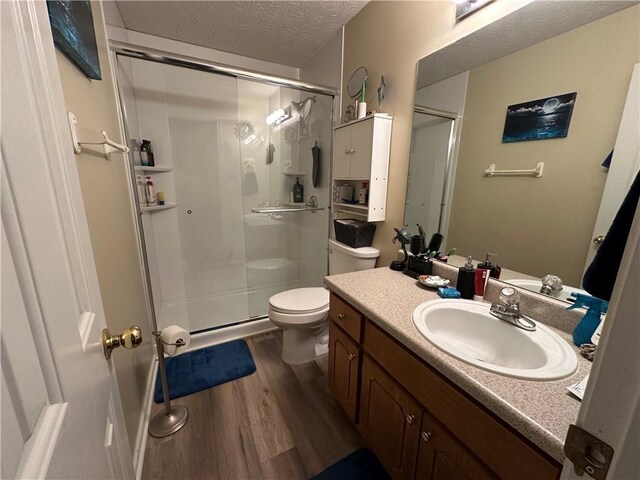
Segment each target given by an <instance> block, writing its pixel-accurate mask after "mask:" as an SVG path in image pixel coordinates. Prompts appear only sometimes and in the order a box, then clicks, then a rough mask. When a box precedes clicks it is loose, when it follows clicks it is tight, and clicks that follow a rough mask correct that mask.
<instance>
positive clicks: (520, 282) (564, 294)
mask: <svg viewBox="0 0 640 480" xmlns="http://www.w3.org/2000/svg"><path fill="white" fill-rule="evenodd" d="M504 281H505V282H506V283H510V284H511V285H515V286H516V287H521V288H526V289H527V290H531V291H532V292H536V293H540V289H541V288H542V280H534V279H528V278H514V279H513V280H504ZM573 293H581V294H583V295H589V293H588V292H585V291H584V290H582V289H580V288H576V287H570V286H568V285H563V286H562V291H561V292H560V295H558V296H557V297H556V298H557V299H558V300H563V301H565V302H568V301H569V297H570V296H571V295H572V294H573Z"/></svg>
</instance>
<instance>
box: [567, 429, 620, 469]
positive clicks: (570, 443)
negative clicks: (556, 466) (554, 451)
mask: <svg viewBox="0 0 640 480" xmlns="http://www.w3.org/2000/svg"><path fill="white" fill-rule="evenodd" d="M564 454H565V455H566V456H567V458H568V459H569V460H571V461H572V462H573V468H574V470H575V472H576V475H578V476H580V477H581V476H583V475H584V474H585V472H586V473H587V474H588V475H589V476H590V477H592V478H595V479H596V480H605V478H606V477H607V472H608V471H609V466H610V465H611V459H612V458H613V448H612V447H611V446H610V445H607V444H606V443H604V442H603V441H602V440H600V439H599V438H598V437H596V436H595V435H592V434H591V433H589V432H587V431H586V430H583V429H582V428H580V427H578V426H577V425H569V432H568V433H567V438H566V440H565V442H564Z"/></svg>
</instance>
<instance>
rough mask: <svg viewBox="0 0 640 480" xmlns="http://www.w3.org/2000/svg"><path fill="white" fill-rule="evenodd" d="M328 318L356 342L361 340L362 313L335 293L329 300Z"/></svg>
mask: <svg viewBox="0 0 640 480" xmlns="http://www.w3.org/2000/svg"><path fill="white" fill-rule="evenodd" d="M329 318H330V319H331V320H333V321H334V322H335V323H336V325H338V326H339V327H340V328H342V329H343V330H344V331H345V332H347V333H348V334H349V336H350V337H351V338H353V339H354V340H355V341H356V342H358V343H360V342H361V341H362V314H361V313H360V312H359V311H357V310H356V309H355V308H353V307H352V306H351V305H349V304H348V303H347V302H345V301H344V300H342V299H341V298H340V297H339V296H337V295H336V294H335V293H332V294H331V298H330V300H329Z"/></svg>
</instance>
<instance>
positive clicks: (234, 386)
mask: <svg viewBox="0 0 640 480" xmlns="http://www.w3.org/2000/svg"><path fill="white" fill-rule="evenodd" d="M281 342H282V336H281V333H280V332H278V333H273V334H267V335H261V336H259V337H254V338H252V339H249V340H248V341H247V343H248V344H249V348H250V349H251V353H252V354H253V358H254V360H255V362H256V367H257V371H256V373H254V374H253V375H249V376H248V377H244V378H241V379H239V380H236V381H233V382H229V383H226V384H224V385H219V386H217V387H214V388H211V389H209V390H205V391H203V392H199V393H195V394H193V395H189V396H187V397H183V398H180V399H178V400H176V401H175V403H176V404H182V405H185V406H186V407H187V408H188V409H189V415H190V416H189V421H188V422H187V424H186V425H185V426H184V427H183V428H182V430H181V431H179V432H178V433H176V434H175V435H172V436H170V437H166V438H162V439H156V438H152V437H148V442H147V451H146V454H145V460H144V468H143V472H142V476H143V478H145V479H205V478H206V479H224V480H227V479H283V480H285V479H296V480H298V479H308V478H310V477H312V476H313V475H316V474H317V473H319V472H321V471H322V470H323V469H325V468H326V467H328V466H329V465H331V464H332V463H334V462H336V461H337V460H339V459H341V458H343V457H345V456H346V455H348V454H349V453H351V452H353V451H354V450H356V449H358V448H361V447H363V446H364V441H363V439H362V437H361V436H360V435H359V433H358V431H357V429H356V428H355V426H354V425H353V423H352V422H351V420H350V419H349V418H348V417H347V415H346V414H345V413H344V411H343V410H342V409H341V408H340V406H339V405H338V404H337V402H336V401H335V400H334V399H333V397H332V396H331V393H330V392H329V389H328V386H327V376H326V375H327V358H326V357H325V358H323V359H321V360H319V361H317V362H314V363H311V364H309V365H304V366H300V367H291V366H289V365H286V364H285V363H283V362H282V360H280V350H281V345H282V343H281ZM161 409H162V406H161V405H156V404H154V406H153V410H152V415H155V414H156V413H157V412H158V411H160V410H161Z"/></svg>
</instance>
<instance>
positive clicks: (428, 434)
mask: <svg viewBox="0 0 640 480" xmlns="http://www.w3.org/2000/svg"><path fill="white" fill-rule="evenodd" d="M420 436H421V437H422V441H423V442H425V443H426V442H428V441H429V440H431V432H422V433H421V434H420Z"/></svg>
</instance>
